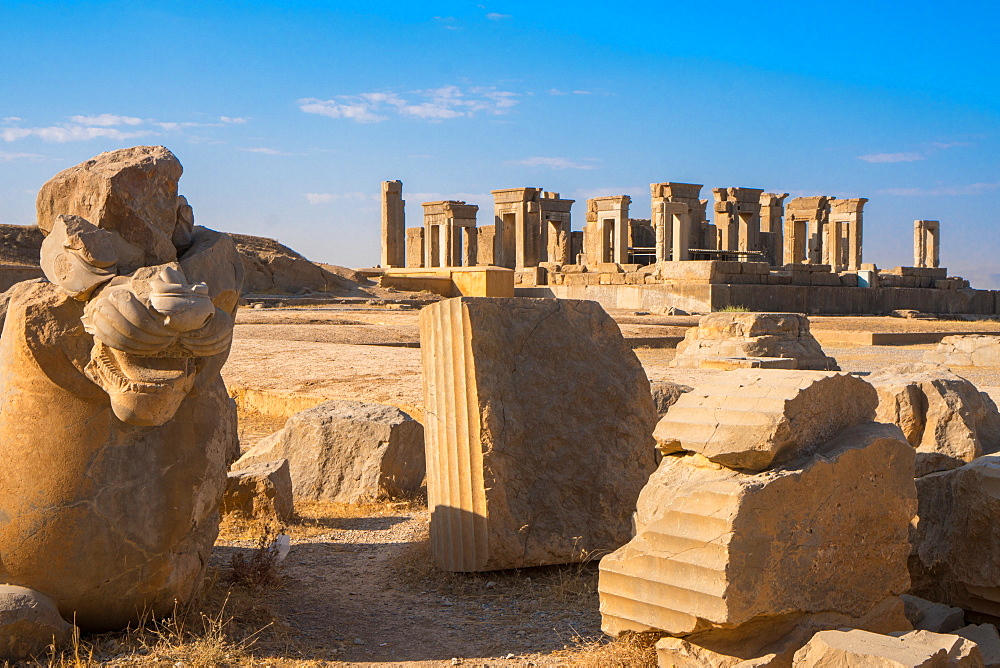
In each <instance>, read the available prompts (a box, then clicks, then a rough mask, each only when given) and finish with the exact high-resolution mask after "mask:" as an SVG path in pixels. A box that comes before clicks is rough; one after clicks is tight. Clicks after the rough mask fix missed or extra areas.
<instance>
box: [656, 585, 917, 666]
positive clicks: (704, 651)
mask: <svg viewBox="0 0 1000 668" xmlns="http://www.w3.org/2000/svg"><path fill="white" fill-rule="evenodd" d="M852 627H853V628H862V629H864V630H866V631H872V632H874V633H890V632H893V631H899V630H901V629H907V628H909V626H908V622H907V621H906V618H905V617H904V616H903V604H902V601H900V599H899V598H898V597H896V596H890V597H887V598H886V599H884V600H883V601H881V602H879V603H878V604H876V605H875V606H874V607H873V608H872V609H871V610H870V611H869V612H868V613H866V614H865V615H864V616H863V617H860V618H855V617H850V616H849V615H843V614H838V613H833V612H825V613H818V614H809V615H802V614H796V613H791V614H786V615H779V616H777V617H767V618H762V619H758V620H755V621H751V622H748V623H746V624H743V625H742V626H739V627H737V628H735V629H732V630H730V631H721V630H719V629H709V630H707V631H702V632H698V633H693V634H691V635H688V636H685V637H684V638H673V637H669V636H668V637H665V638H662V639H661V640H660V641H659V642H658V643H657V644H656V650H657V656H658V658H659V665H661V666H672V667H675V668H704V667H705V666H711V667H712V668H763V667H764V666H768V667H773V668H787V667H788V666H791V664H792V657H793V656H794V654H795V652H796V651H798V650H799V649H800V648H801V647H802V646H803V645H805V644H806V643H807V642H808V641H809V639H810V638H812V636H813V635H814V634H816V633H817V632H818V631H827V630H831V629H842V628H852Z"/></svg>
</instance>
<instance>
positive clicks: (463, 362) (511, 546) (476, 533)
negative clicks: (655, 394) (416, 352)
mask: <svg viewBox="0 0 1000 668" xmlns="http://www.w3.org/2000/svg"><path fill="white" fill-rule="evenodd" d="M420 330H421V332H420V338H421V356H422V360H423V374H424V375H423V380H424V412H425V416H426V417H425V420H426V423H425V428H426V452H427V502H428V508H429V510H430V511H431V522H430V540H431V554H432V556H433V558H434V561H435V563H436V564H437V565H438V566H440V567H441V568H443V569H445V570H450V571H487V570H498V569H505V568H521V567H526V566H540V565H545V564H562V563H572V562H576V561H582V560H585V559H586V558H587V557H588V555H590V554H591V553H592V552H594V551H600V550H609V549H614V548H615V547H617V546H619V545H621V544H623V543H624V542H625V541H627V540H628V537H629V535H630V533H631V519H630V518H631V515H632V510H633V509H634V507H635V499H636V497H637V496H638V495H639V490H640V489H641V488H642V486H643V485H644V484H645V483H646V480H647V478H648V477H649V474H650V473H652V471H653V469H654V468H655V461H654V451H653V441H652V437H651V434H652V430H653V425H654V424H655V422H656V412H655V408H654V406H653V399H652V395H651V394H650V388H649V382H648V381H647V379H646V374H645V372H644V371H643V369H642V366H641V365H640V363H639V360H638V359H637V358H636V356H635V353H633V352H632V350H631V349H630V348H629V347H628V346H627V344H626V343H625V340H624V339H623V338H622V335H621V332H620V331H619V329H618V326H617V325H616V324H615V323H614V321H613V320H612V319H611V318H610V316H608V315H607V314H606V313H605V312H604V310H603V309H601V307H600V306H598V305H597V304H595V303H593V302H586V301H572V300H551V299H517V298H514V299H489V298H455V299H449V300H446V301H442V302H438V303H437V304H433V305H431V306H428V307H426V308H424V309H423V310H422V311H421V313H420ZM567 387H572V388H574V390H573V395H572V400H568V396H567V394H566V388H567Z"/></svg>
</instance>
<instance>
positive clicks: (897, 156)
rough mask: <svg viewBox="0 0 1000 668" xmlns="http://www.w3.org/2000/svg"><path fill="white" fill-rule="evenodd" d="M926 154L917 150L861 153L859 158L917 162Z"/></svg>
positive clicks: (868, 160)
mask: <svg viewBox="0 0 1000 668" xmlns="http://www.w3.org/2000/svg"><path fill="white" fill-rule="evenodd" d="M923 159H924V156H922V155H920V154H919V153H916V152H910V153H869V154H868V155H859V156H858V160H864V161H865V162H876V163H878V162H915V161H917V160H923Z"/></svg>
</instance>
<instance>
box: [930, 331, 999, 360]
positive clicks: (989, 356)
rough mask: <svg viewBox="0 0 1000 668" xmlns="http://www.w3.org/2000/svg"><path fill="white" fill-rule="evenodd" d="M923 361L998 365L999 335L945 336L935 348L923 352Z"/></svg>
mask: <svg viewBox="0 0 1000 668" xmlns="http://www.w3.org/2000/svg"><path fill="white" fill-rule="evenodd" d="M924 361H925V362H929V363H931V364H944V365H947V366H986V367H1000V336H992V335H985V334H961V335H955V336H946V337H944V338H943V339H941V342H940V343H938V345H937V347H936V348H934V349H933V350H928V351H927V352H926V353H924Z"/></svg>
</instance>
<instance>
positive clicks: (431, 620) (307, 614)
mask: <svg viewBox="0 0 1000 668" xmlns="http://www.w3.org/2000/svg"><path fill="white" fill-rule="evenodd" d="M615 315H616V318H617V319H618V320H619V322H620V323H621V326H622V329H623V332H624V333H625V334H626V336H679V335H682V334H683V332H684V331H686V328H687V327H690V326H691V325H693V324H695V323H696V322H697V319H696V318H691V317H688V318H668V317H660V316H636V315H634V314H629V313H619V314H615ZM813 326H814V328H819V327H821V326H822V327H824V328H828V329H829V328H844V329H849V330H850V329H853V330H856V331H941V330H947V331H956V330H959V331H966V330H976V331H990V330H991V329H996V328H997V327H998V324H997V323H996V322H987V323H975V322H951V321H948V322H944V321H918V320H903V319H897V318H847V317H844V318H839V317H838V318H816V319H815V321H814V325H813ZM977 328H978V329H977ZM418 338H419V337H418V325H417V313H416V312H415V311H406V310H402V311H401V310H385V309H378V308H368V309H364V308H323V309H318V308H317V309H256V310H244V311H241V312H240V314H239V317H238V319H237V327H236V337H235V342H234V346H233V353H232V356H231V358H230V361H229V363H228V365H227V367H226V368H225V370H224V376H225V379H226V382H227V383H228V384H229V385H230V386H231V387H244V388H250V389H253V390H257V391H265V394H267V393H271V394H274V395H276V396H281V395H288V396H295V397H299V398H301V399H302V401H304V402H306V403H314V402H318V401H321V400H323V399H326V398H348V399H358V400H364V401H375V402H380V403H388V404H393V405H397V406H400V407H401V408H403V409H404V410H409V411H411V412H413V413H414V414H415V415H416V416H419V414H420V408H421V405H422V398H421V392H422V389H421V380H420V351H419V349H418V348H415V347H411V346H414V345H417V343H418ZM930 347H931V346H930V345H918V346H843V347H836V348H833V347H826V351H827V353H828V354H831V355H833V356H834V357H835V358H837V360H838V361H839V363H840V365H841V367H842V368H843V369H844V370H846V371H854V372H859V373H862V374H864V373H871V372H873V371H877V370H879V369H882V368H885V367H888V366H891V365H893V364H899V363H904V362H917V361H919V360H920V358H921V357H922V356H923V353H924V351H926V350H927V349H929V348H930ZM636 354H637V356H638V357H639V359H640V361H641V362H642V364H643V366H644V367H645V369H646V372H647V374H648V376H649V378H650V379H651V380H654V381H656V380H672V381H676V382H681V383H684V384H688V385H696V384H697V383H698V382H699V381H700V380H703V379H705V378H706V377H708V376H710V375H713V374H715V373H718V372H717V371H709V370H699V369H672V368H670V367H669V362H670V360H671V359H672V358H673V356H674V351H673V350H672V349H669V348H640V349H637V350H636ZM959 372H960V373H962V374H963V375H965V376H967V377H968V378H969V379H970V380H973V382H976V383H977V384H980V385H984V386H988V387H989V389H990V390H991V391H993V392H994V393H996V390H997V386H1000V369H962V370H959ZM994 396H997V395H996V394H995V395H994ZM998 398H1000V397H998ZM295 406H296V404H294V403H282V401H280V400H275V402H274V403H273V405H271V406H270V407H268V405H267V402H266V401H264V402H263V403H261V402H258V405H257V407H258V408H263V409H265V412H267V410H271V411H272V414H271V415H270V416H269V417H268V418H267V419H261V416H259V415H256V416H255V415H253V414H252V413H253V411H251V410H249V409H245V410H244V415H242V416H241V417H243V418H245V419H246V420H247V424H253V423H254V420H255V419H256V420H258V423H257V432H253V430H252V429H250V428H248V431H247V432H246V433H247V439H246V442H244V444H243V445H244V447H246V446H248V445H250V444H252V441H253V439H254V438H257V437H259V436H260V435H262V434H263V433H265V432H266V431H267V430H268V429H275V428H277V427H278V426H280V424H281V422H282V420H283V419H284V416H283V414H282V411H288V412H294V411H293V410H292V408H294V407H295ZM300 408H301V406H300V407H299V408H298V409H300ZM299 513H300V515H301V517H300V518H299V519H298V520H297V521H296V522H294V523H293V524H292V525H290V526H289V527H287V528H286V529H285V530H286V531H287V532H288V533H289V534H290V535H291V536H292V543H293V545H292V549H291V552H290V554H289V556H288V558H287V559H286V560H285V561H284V563H283V564H282V565H281V566H280V573H281V582H280V584H279V586H277V587H276V588H269V589H264V590H260V591H256V592H255V593H254V594H253V600H254V605H256V608H253V610H255V611H256V612H254V613H253V614H245V615H243V617H242V618H241V617H240V614H237V615H236V617H237V620H236V622H235V623H236V624H237V625H238V628H239V629H240V632H241V633H244V634H247V635H249V634H251V633H253V632H254V631H257V630H258V629H260V628H262V627H264V628H263V630H262V631H260V633H258V634H257V635H255V636H254V638H255V643H256V644H255V646H254V648H253V650H252V651H253V652H254V654H255V655H256V656H257V657H258V660H259V661H261V662H262V664H261V665H279V664H281V665H283V663H286V662H293V663H296V662H301V663H302V664H303V665H312V662H316V663H317V664H323V665H330V664H327V663H325V662H333V663H334V664H335V665H352V666H354V665H356V666H372V665H379V666H383V665H406V666H410V665H414V666H439V665H440V666H447V665H469V666H500V665H512V666H529V665H616V664H615V659H614V656H615V655H614V654H613V653H611V654H607V655H596V656H597V657H598V658H596V659H595V655H594V651H595V650H594V647H592V646H591V645H588V643H587V642H586V641H585V640H584V641H581V640H580V639H588V638H589V639H594V638H600V637H601V634H600V614H599V612H598V598H597V594H596V582H597V574H596V566H595V564H594V563H591V564H589V565H585V566H563V567H551V568H541V569H527V570H523V571H519V572H515V573H485V574H445V573H442V572H440V571H437V570H435V569H434V568H433V567H432V566H431V565H430V559H429V554H428V547H427V542H426V535H427V523H428V514H427V511H426V508H425V507H423V506H422V505H421V504H420V503H419V502H417V503H405V504H396V505H392V504H389V505H388V506H380V507H372V508H351V507H336V508H334V507H331V506H329V505H328V506H321V505H319V504H305V505H301V504H300V507H299ZM245 534H246V528H245V527H242V528H241V527H240V526H237V525H228V528H224V533H223V537H222V538H221V539H220V541H219V544H218V545H217V549H216V551H215V553H214V555H213V566H214V567H215V569H216V573H218V574H221V575H219V576H218V577H219V578H221V580H219V581H218V582H217V583H216V584H215V587H216V588H219V587H223V588H225V586H226V585H225V577H224V576H225V573H226V572H227V569H228V564H229V561H230V559H231V558H232V556H233V555H234V554H249V553H251V552H252V550H253V546H254V542H253V541H252V540H249V539H247V538H246V537H245ZM254 624H257V628H254ZM239 625H242V626H239ZM650 656H651V654H650V653H649V652H648V651H647V652H645V653H640V654H639V655H636V656H633V657H632V658H630V659H628V660H625V661H622V662H620V663H618V664H617V665H655V663H654V664H650V663H649V661H650Z"/></svg>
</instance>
